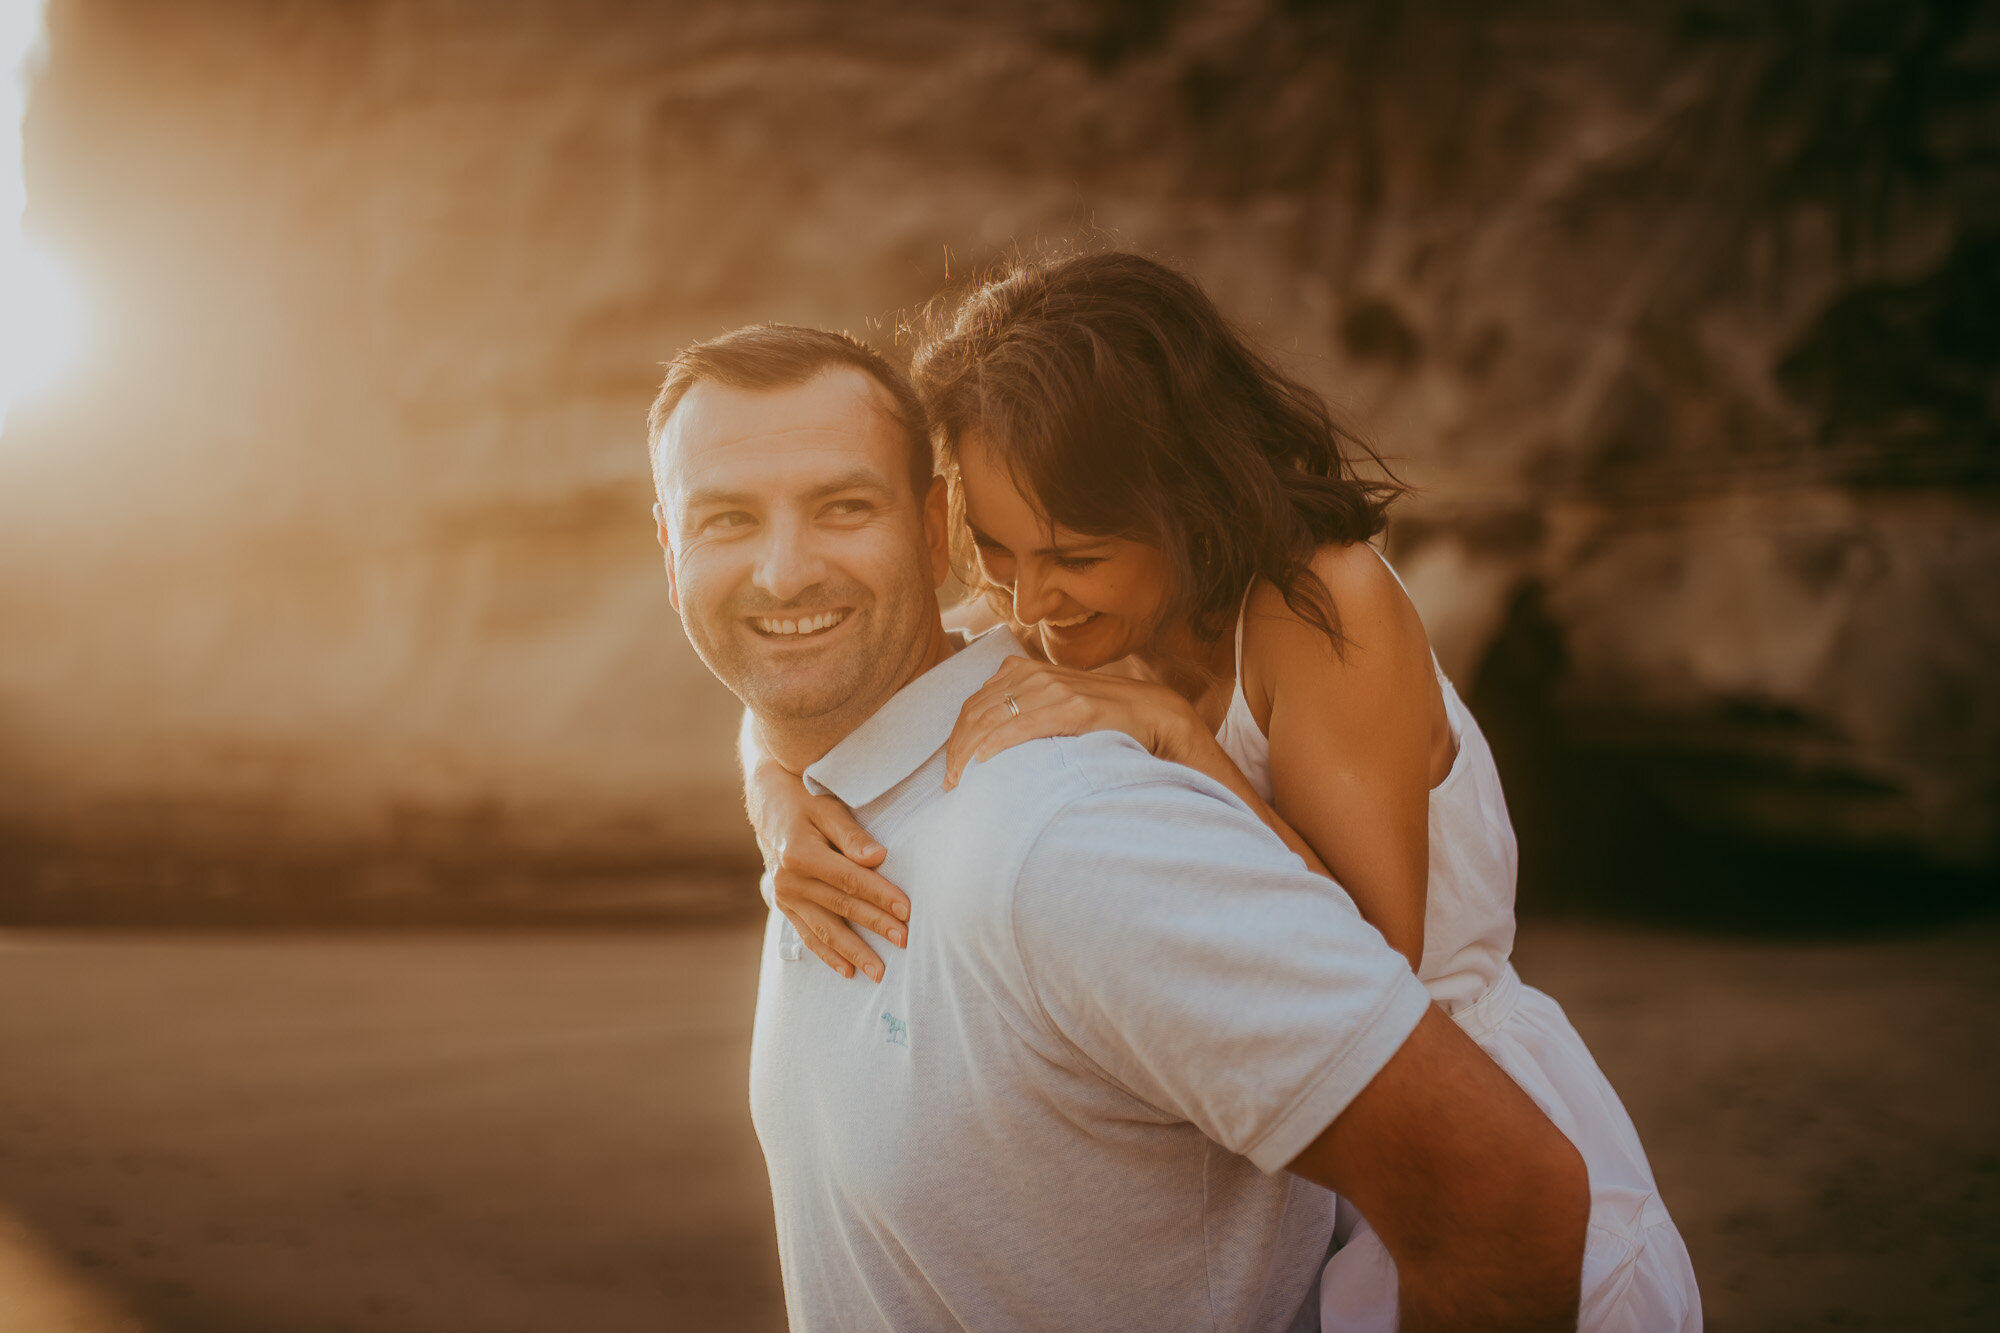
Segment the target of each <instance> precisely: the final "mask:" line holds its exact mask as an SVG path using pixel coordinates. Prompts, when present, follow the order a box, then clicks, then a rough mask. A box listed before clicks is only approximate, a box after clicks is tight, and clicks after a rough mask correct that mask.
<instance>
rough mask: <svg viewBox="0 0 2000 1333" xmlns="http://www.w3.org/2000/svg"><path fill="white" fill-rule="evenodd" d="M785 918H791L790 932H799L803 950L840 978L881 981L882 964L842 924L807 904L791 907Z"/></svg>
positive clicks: (855, 935)
mask: <svg viewBox="0 0 2000 1333" xmlns="http://www.w3.org/2000/svg"><path fill="white" fill-rule="evenodd" d="M785 915H786V916H788V917H790V918H791V921H792V928H793V929H794V930H796V931H798V932H799V938H800V939H801V940H802V941H804V942H805V946H806V947H807V948H808V949H811V950H812V951H813V953H814V954H815V955H816V956H817V957H818V958H819V960H820V961H821V962H823V963H825V964H826V965H827V966H828V967H830V968H832V969H833V970H834V971H836V972H838V973H840V975H841V976H843V977H852V976H853V975H854V974H855V973H856V972H861V973H864V974H865V975H867V976H868V977H869V978H870V979H871V980H873V981H877V982H879V981H881V980H882V960H881V959H880V958H877V957H876V956H875V951H874V950H873V949H871V948H869V947H868V945H867V942H866V941H864V940H863V939H862V938H861V937H860V936H859V935H857V934H855V933H854V932H853V931H852V930H851V929H849V928H848V925H847V923H846V922H845V921H842V920H841V919H840V918H839V917H836V916H834V915H832V914H831V913H829V912H828V911H827V910H826V909H825V908H823V907H815V906H813V905H812V904H810V903H805V904H801V905H799V906H797V907H794V908H793V909H791V910H790V911H788V912H786V913H785Z"/></svg>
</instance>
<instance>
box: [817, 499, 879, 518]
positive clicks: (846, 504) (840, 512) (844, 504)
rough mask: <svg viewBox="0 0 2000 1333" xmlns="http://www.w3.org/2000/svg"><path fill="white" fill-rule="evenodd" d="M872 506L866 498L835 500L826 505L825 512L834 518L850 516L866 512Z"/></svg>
mask: <svg viewBox="0 0 2000 1333" xmlns="http://www.w3.org/2000/svg"><path fill="white" fill-rule="evenodd" d="M874 507H875V506H873V505H871V504H869V503H868V502H867V501H866V500H835V501H834V502H833V503H832V504H830V505H828V506H827V507H826V512H827V513H828V514H829V515H831V516H832V517H834V518H852V517H854V516H855V515H856V514H865V513H868V512H869V511H870V510H872V509H873V508H874Z"/></svg>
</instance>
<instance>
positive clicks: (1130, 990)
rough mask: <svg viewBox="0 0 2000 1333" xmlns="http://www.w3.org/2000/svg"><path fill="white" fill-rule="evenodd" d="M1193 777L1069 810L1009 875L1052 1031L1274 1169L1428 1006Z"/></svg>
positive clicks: (1411, 981)
mask: <svg viewBox="0 0 2000 1333" xmlns="http://www.w3.org/2000/svg"><path fill="white" fill-rule="evenodd" d="M1197 782H1205V779H1201V778H1200V777H1199V775H1196V774H1192V773H1189V774H1187V775H1186V780H1185V781H1178V780H1171V779H1169V780H1156V781H1148V782H1143V783H1138V784H1133V785H1125V786H1119V787H1116V788H1113V789H1110V790H1100V791H1097V792H1095V793H1093V794H1091V795H1088V796H1084V797H1082V798H1080V799H1077V800H1073V801H1071V802H1069V803H1068V804H1067V805H1066V806H1065V807H1064V808H1063V809H1062V810H1060V811H1059V812H1058V813H1057V814H1056V815H1055V816H1054V817H1053V818H1052V819H1051V820H1050V821H1049V823H1048V824H1047V825H1046V826H1045V827H1044V828H1043V830H1042V832H1041V834H1040V836H1039V837H1038V838H1037V840H1036V842H1035V843H1034V845H1033V847H1032V848H1031V849H1030V851H1029V852H1028V855H1027V857H1026V859H1025V860H1024V862H1023V864H1022V867H1021V870H1020V872H1019V875H1018V877H1017V879H1016V881H1015V898H1014V904H1013V918H1014V931H1015V938H1016V941H1017V945H1018V947H1019V949H1020V954H1021V962H1022V966H1023V969H1024V970H1025V972H1026V974H1027V976H1028V977H1029V979H1030V982H1031V984H1032V986H1033V988H1034V991H1035V995H1036V998H1037V1000H1038V1001H1039V1002H1040V1004H1041V1006H1042V1009H1043V1011H1044V1012H1045V1013H1046V1014H1047V1016H1048V1019H1049V1021H1050V1022H1051V1023H1052V1024H1053V1025H1054V1026H1055V1028H1056V1029H1057V1031H1058V1033H1059V1034H1060V1036H1061V1037H1062V1038H1063V1039H1064V1040H1065V1041H1066V1042H1068V1043H1069V1045H1070V1046H1071V1047H1073V1048H1074V1049H1075V1050H1076V1051H1078V1052H1079V1053H1080V1054H1081V1055H1082V1056H1083V1057H1084V1058H1085V1059H1086V1060H1088V1061H1089V1062H1090V1063H1092V1064H1094V1065H1095V1066H1096V1067H1097V1070H1098V1071H1099V1072H1100V1073H1102V1074H1103V1075H1104V1076H1106V1077H1108V1078H1110V1079H1111V1080H1113V1081H1114V1082H1116V1083H1117V1084H1118V1085H1120V1086H1122V1087H1123V1088H1124V1089H1125V1090H1126V1091H1128V1092H1130V1093H1131V1094H1132V1095H1133V1096H1135V1097H1137V1098H1138V1099H1139V1100H1140V1101H1142V1102H1145V1103H1148V1104H1150V1105H1152V1106H1154V1107H1156V1108H1157V1109H1159V1110H1161V1111H1163V1112H1165V1113H1167V1114H1169V1115H1172V1116H1174V1117H1176V1118H1179V1119H1184V1120H1186V1121H1188V1122H1189V1123H1191V1124H1193V1125H1194V1126H1195V1127H1196V1128H1198V1129H1200V1130H1201V1131H1202V1132H1203V1133H1204V1134H1206V1135H1207V1136H1208V1137H1209V1138H1211V1139H1214V1140H1215V1141H1216V1142H1217V1143H1219V1144H1221V1145H1222V1146H1223V1147H1225V1148H1227V1149H1229V1150H1230V1151H1232V1152H1235V1153H1238V1154H1241V1155H1242V1156H1245V1157H1248V1158H1249V1159H1250V1160H1251V1161H1252V1162H1254V1163H1255V1164H1256V1165H1257V1166H1258V1167H1259V1168H1261V1169H1262V1170H1264V1171H1267V1172H1277V1171H1279V1170H1282V1169H1283V1168H1284V1167H1285V1165H1286V1164H1287V1163H1289V1162H1290V1161H1291V1160H1292V1159H1293V1158H1295V1157H1297V1156H1298V1155H1299V1153H1300V1152H1302V1151H1304V1150H1305V1148H1306V1147H1307V1146H1308V1145H1309V1144H1310V1143H1311V1142H1312V1141H1313V1140H1314V1139H1315V1138H1317V1137H1318V1136H1319V1134H1320V1132H1321V1131H1322V1130H1324V1129H1325V1128H1326V1126H1327V1125H1328V1124H1330V1123H1332V1121H1333V1120H1334V1119H1335V1118H1336V1117H1337V1116H1339V1114H1340V1113H1341V1112H1342V1111H1343V1110H1345V1109H1346V1107H1347V1105H1348V1103H1349V1102H1351V1101H1353V1100H1354V1098H1355V1097H1356V1096H1357V1095H1358V1094H1359V1093H1360V1092H1361V1090H1362V1089H1363V1088H1365V1087H1367V1085H1368V1083H1369V1081H1370V1080H1371V1079H1373V1078H1374V1077H1375V1075H1376V1073H1377V1072H1379V1071H1380V1070H1381V1068H1382V1066H1383V1065H1385V1064H1387V1063H1388V1061H1389V1058H1390V1057H1391V1056H1393V1055H1394V1054H1395V1053H1396V1051H1397V1050H1398V1049H1400V1048H1401V1047H1402V1044H1403V1042H1404V1041H1405V1040H1407V1039H1408V1037H1409V1035H1410V1033H1411V1031H1412V1030H1413V1029H1414V1028H1415V1027H1416V1025H1417V1023H1418V1021H1419V1020H1420V1019H1421V1018H1422V1017H1423V1015H1424V1012H1425V1010H1426V1009H1427V1008H1428V1007H1429V1004H1430V998H1429V996H1428V995H1427V994H1426V992H1425V990H1424V988H1423V986H1422V984H1421V983H1419V982H1418V981H1417V979H1416V977H1415V976H1413V975H1412V974H1411V972H1410V969H1409V964H1408V963H1407V962H1406V961H1405V960H1404V959H1403V957H1402V956H1401V955H1400V954H1398V953H1396V952H1395V951H1394V950H1393V949H1391V948H1390V947H1389V945H1388V943H1387V942H1386V941H1385V940H1384V939H1383V938H1382V936H1381V934H1380V933H1379V932H1378V931H1376V929H1375V928H1374V927H1373V926H1371V925H1369V924H1368V923H1367V922H1366V921H1365V920H1363V919H1362V917H1361V914H1360V913H1359V912H1358V911H1357V910H1356V909H1355V907H1354V904H1353V901H1352V900H1351V899H1349V898H1348V896H1347V895H1346V893H1345V892H1343V891H1342V890H1341V889H1340V888H1339V887H1338V886H1337V885H1335V884H1334V883H1332V882H1331V881H1329V880H1327V879H1325V878H1323V877H1322V876H1319V875H1315V874H1313V873H1312V872H1310V871H1308V870H1307V869H1306V868H1305V866H1304V864H1303V863H1302V862H1301V861H1300V860H1299V859H1298V857H1296V856H1294V855H1293V854H1292V852H1291V851H1290V850H1289V849H1288V848H1286V847H1285V845H1284V843H1283V842H1282V841H1280V840H1279V839H1278V837H1277V835H1276V834H1274V833H1272V832H1271V831H1270V830H1269V829H1267V828H1266V827H1264V825H1263V824H1262V823H1261V822H1260V821H1259V820H1258V819H1257V818H1256V816H1255V815H1253V814H1251V813H1250V811H1249V810H1248V809H1246V808H1245V807H1244V806H1243V805H1242V804H1241V803H1240V802H1237V801H1235V800H1234V799H1233V798H1231V797H1229V796H1228V795H1227V793H1225V792H1224V791H1223V789H1222V788H1220V787H1212V788H1210V787H1202V786H1197V785H1194V784H1196V783H1197Z"/></svg>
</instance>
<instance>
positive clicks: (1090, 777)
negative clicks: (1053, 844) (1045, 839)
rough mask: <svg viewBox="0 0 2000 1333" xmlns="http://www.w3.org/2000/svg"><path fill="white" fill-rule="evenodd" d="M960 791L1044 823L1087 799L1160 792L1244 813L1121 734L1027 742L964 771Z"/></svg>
mask: <svg viewBox="0 0 2000 1333" xmlns="http://www.w3.org/2000/svg"><path fill="white" fill-rule="evenodd" d="M959 785H960V789H961V790H963V791H965V793H966V795H967V796H968V797H969V798H970V799H971V801H972V803H973V804H974V805H975V806H976V807H978V808H981V809H984V810H987V811H999V810H1003V809H1004V810H1008V811H1011V812H1017V813H1020V814H1028V813H1029V812H1039V813H1041V814H1042V815H1043V817H1044V818H1045V819H1050V818H1054V817H1055V816H1056V815H1057V814H1058V813H1060V812H1061V811H1062V810H1063V809H1064V808H1066V807H1067V806H1068V805H1070V804H1071V803H1072V802H1074V801H1076V800H1077V799H1079V798H1081V797H1085V796H1115V795H1116V794H1118V793H1129V794H1131V795H1134V796H1137V795H1139V794H1141V793H1144V792H1157V791H1162V790H1176V791H1185V792H1187V793H1188V794H1189V795H1191V796H1195V797H1198V798H1201V799H1214V800H1220V801H1222V802H1224V803H1225V804H1228V805H1233V806H1236V807H1237V808H1239V809H1241V808H1244V807H1243V806H1242V803H1241V802H1240V801H1238V800H1237V799H1236V797H1235V796H1233V795H1232V794H1231V793H1230V792H1229V789H1228V788H1226V787H1224V786H1223V785H1222V784H1220V783H1218V782H1216V781H1214V780H1213V779H1211V778H1209V777H1207V776H1206V775H1204V774H1201V773H1197V772H1195V771H1194V770H1193V769H1191V768H1185V767H1183V766H1182V765H1180V764H1175V763H1169V762H1168V761H1166V760H1164V759H1160V758H1157V757H1155V756H1154V755H1152V754H1151V753H1149V752H1148V751H1147V749H1146V747H1145V746H1143V745H1141V744H1139V742H1137V741H1135V740H1133V739H1132V738H1131V737H1130V736H1127V735H1126V734H1125V733H1124V732H1122V731H1091V732H1085V733H1084V734H1083V735H1081V736H1053V737H1049V738H1046V739H1043V740H1033V741H1026V742H1024V743H1022V744H1020V745H1016V746H1013V747H1012V748H1010V749H1007V750H1003V751H1001V752H1000V753H999V754H996V755H994V756H993V757H992V758H991V759H988V760H986V761H984V762H983V763H975V764H970V765H968V766H967V767H966V770H965V774H964V776H963V777H962V778H961V779H960V784H959Z"/></svg>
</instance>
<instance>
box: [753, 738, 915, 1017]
mask: <svg viewBox="0 0 2000 1333" xmlns="http://www.w3.org/2000/svg"><path fill="white" fill-rule="evenodd" d="M737 756H738V758H740V759H741V760H742V763H743V804H744V806H745V808H746V809H747V810H748V811H749V813H750V825H751V827H752V828H754V829H756V831H757V846H758V849H759V850H760V851H762V852H763V854H764V865H765V868H766V869H767V870H769V871H770V874H771V891H772V896H773V899H774V902H773V904H772V905H773V906H775V907H776V908H777V909H778V910H779V911H780V912H783V913H784V914H785V916H786V918H787V919H789V920H790V921H791V923H792V928H793V929H794V930H796V931H798V932H799V938H800V939H801V940H803V941H804V942H805V944H806V947H807V948H809V949H811V950H812V951H813V952H814V953H815V954H817V955H818V956H819V958H820V960H821V961H822V962H824V963H825V964H826V965H827V966H828V967H831V968H832V969H833V970H834V971H836V972H838V973H840V975H842V976H843V977H852V976H853V975H854V974H855V972H856V971H857V970H858V971H861V972H865V973H867V974H868V975H869V976H870V977H872V978H874V979H875V980H876V981H880V980H881V979H882V960H881V959H880V958H878V957H877V956H876V954H875V951H874V950H873V949H871V948H869V947H868V944H867V941H865V940H863V939H862V938H861V936H859V935H858V934H856V933H855V931H854V926H855V925H860V926H865V927H867V928H868V929H869V930H872V931H874V932H875V933H876V934H877V935H880V936H881V937H882V938H883V939H885V940H888V941H889V942H890V943H892V944H894V945H896V946H897V947H898V948H901V947H904V946H906V945H907V944H908V941H909V935H908V931H907V927H906V926H905V925H904V924H903V923H904V922H906V921H908V920H909V919H910V900H909V898H908V897H907V896H906V895H905V894H904V893H903V891H902V890H901V889H899V888H897V887H896V886H895V885H894V884H891V883H890V882H889V881H888V880H886V879H884V878H883V877H882V876H881V875H879V874H877V873H876V872H875V869H874V867H876V866H879V865H881V864H882V859H883V857H884V856H885V855H887V853H886V852H885V851H884V850H883V848H882V846H881V844H879V843H877V842H876V841H875V840H874V839H873V838H871V837H870V836H868V831H867V830H866V829H864V828H862V827H861V824H860V821H858V820H857V819H855V817H854V815H853V813H852V812H851V811H849V810H848V808H847V807H846V806H844V805H842V804H841V803H840V802H839V801H838V800H836V799H834V798H833V797H831V796H814V795H813V794H812V793H811V792H809V791H807V790H806V785H805V781H804V780H803V779H802V778H800V777H799V776H798V775H797V774H796V773H793V772H792V771H791V770H790V769H787V768H786V767H785V766H784V765H782V764H780V763H779V762H778V761H777V760H775V759H773V758H771V756H770V755H769V754H767V753H766V752H765V751H764V748H763V746H762V745H760V744H759V743H758V740H757V728H756V727H755V726H754V725H753V723H752V721H751V718H750V715H749V714H748V713H747V712H746V713H745V714H744V715H743V729H742V731H741V733H740V734H739V735H738V737H737ZM850 923H852V924H850Z"/></svg>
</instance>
